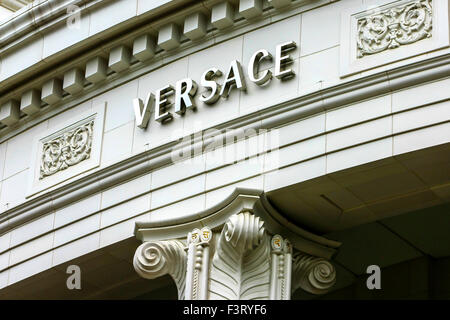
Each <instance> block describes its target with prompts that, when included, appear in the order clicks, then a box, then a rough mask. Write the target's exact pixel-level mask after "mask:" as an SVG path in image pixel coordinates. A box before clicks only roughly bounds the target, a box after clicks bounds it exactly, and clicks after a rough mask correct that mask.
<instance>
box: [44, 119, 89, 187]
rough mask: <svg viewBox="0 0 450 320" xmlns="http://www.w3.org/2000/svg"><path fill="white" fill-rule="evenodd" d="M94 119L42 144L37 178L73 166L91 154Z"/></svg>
mask: <svg viewBox="0 0 450 320" xmlns="http://www.w3.org/2000/svg"><path fill="white" fill-rule="evenodd" d="M93 132H94V120H91V121H89V122H87V123H84V124H82V125H80V126H78V127H76V128H75V129H72V130H69V131H67V132H64V133H62V134H61V135H59V136H57V137H56V138H53V139H52V140H50V141H47V142H45V143H44V144H43V146H42V148H43V149H42V157H41V164H40V174H39V179H40V180H41V179H43V178H45V177H47V176H51V175H53V174H55V173H57V172H59V171H62V170H65V169H67V168H68V167H71V166H74V165H76V164H78V163H80V162H82V161H84V160H86V159H89V158H90V156H91V148H92V137H93Z"/></svg>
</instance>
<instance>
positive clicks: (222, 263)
mask: <svg viewBox="0 0 450 320" xmlns="http://www.w3.org/2000/svg"><path fill="white" fill-rule="evenodd" d="M218 241H219V242H218V243H217V247H216V252H215V254H214V256H213V260H212V265H211V275H210V281H211V282H210V288H209V296H210V299H227V300H231V299H242V300H250V299H268V298H269V286H270V245H269V239H268V236H267V235H266V234H265V231H264V228H263V222H262V221H261V220H260V218H259V217H256V216H254V215H253V214H251V213H249V212H243V213H239V214H236V215H233V216H231V217H230V219H229V220H228V221H227V223H226V224H225V226H224V228H223V230H222V233H221V235H220V238H219V240H218Z"/></svg>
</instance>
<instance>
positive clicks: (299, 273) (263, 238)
mask: <svg viewBox="0 0 450 320" xmlns="http://www.w3.org/2000/svg"><path fill="white" fill-rule="evenodd" d="M134 268H135V269H136V271H137V272H138V274H140V275H141V276H142V277H144V278H148V279H154V278H156V277H160V276H162V275H165V274H169V275H171V276H172V278H173V279H174V281H175V283H176V285H177V288H178V293H179V294H178V296H179V298H180V299H186V300H207V299H210V300H267V299H271V300H289V299H290V298H291V292H292V291H293V290H294V291H295V290H296V289H297V288H302V289H303V290H306V291H308V292H311V293H314V294H322V293H325V292H327V290H328V289H330V288H331V287H332V286H333V285H334V283H335V280H336V271H335V269H334V267H333V266H332V264H331V263H330V262H329V261H327V260H325V259H324V258H319V257H315V256H311V255H308V254H306V253H303V252H300V251H298V250H295V252H294V249H293V246H292V245H291V243H290V242H289V241H288V240H287V239H284V238H283V237H282V236H281V235H278V234H276V235H270V234H269V233H268V231H267V230H266V229H265V228H264V222H263V221H262V219H261V218H260V217H258V216H256V215H254V214H253V213H252V212H250V211H248V210H243V211H241V212H240V213H237V214H233V215H231V216H230V217H229V218H228V219H227V220H226V221H225V223H224V224H223V225H222V226H221V227H219V228H217V227H216V228H213V230H211V229H209V228H208V227H205V228H203V229H201V230H199V229H194V230H192V232H190V233H189V234H188V237H187V240H184V239H183V240H167V241H154V242H153V241H150V242H144V243H143V244H142V245H141V246H140V247H139V248H138V249H137V250H136V253H135V256H134Z"/></svg>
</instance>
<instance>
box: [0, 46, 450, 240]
mask: <svg viewBox="0 0 450 320" xmlns="http://www.w3.org/2000/svg"><path fill="white" fill-rule="evenodd" d="M449 65H450V53H449V54H446V55H443V56H439V57H436V58H434V59H430V60H426V61H421V62H416V63H413V64H410V65H407V66H403V67H400V68H396V69H393V70H390V71H388V72H386V71H385V72H380V73H377V74H374V75H371V76H367V77H364V78H360V79H356V80H353V81H349V82H347V83H343V84H339V85H336V86H333V87H330V88H327V89H323V90H320V91H317V92H315V93H311V94H308V95H304V96H301V97H297V98H294V99H291V100H288V101H285V102H282V103H279V104H276V105H274V106H272V107H269V108H267V109H265V110H261V111H258V112H254V113H252V114H248V115H245V116H241V117H238V118H236V119H233V120H231V121H228V122H225V123H222V124H220V125H218V126H215V129H218V130H221V129H233V128H243V127H246V128H253V129H262V128H275V127H278V126H281V125H283V124H286V123H290V122H293V121H296V120H299V119H302V118H305V117H308V116H311V115H313V114H316V113H320V112H323V111H325V110H327V109H330V108H334V107H336V106H343V105H346V104H350V103H352V102H356V101H360V100H363V99H368V98H370V97H374V96H378V95H381V94H386V93H389V92H391V91H394V90H399V89H403V88H407V87H411V86H414V85H416V84H419V83H424V82H427V81H432V80H437V79H441V78H446V77H449V76H450V68H449V67H448V66H449ZM204 131H205V132H207V131H208V128H205V129H204ZM215 132H216V131H215ZM193 136H194V137H197V138H196V140H194V141H191V140H189V142H188V143H187V144H186V145H182V144H179V141H173V142H170V143H167V144H164V145H162V146H159V147H157V148H154V149H151V150H148V151H145V152H142V153H140V154H137V155H134V156H132V157H130V158H128V159H126V160H123V161H121V162H118V163H115V164H113V165H110V166H108V167H105V168H102V169H100V170H97V171H94V172H92V173H90V174H88V175H86V176H84V177H82V178H80V179H78V180H77V181H73V182H71V183H68V184H66V185H63V186H61V187H58V188H56V189H54V190H52V191H49V192H46V193H43V194H41V195H39V196H36V197H34V198H32V199H30V200H28V201H26V202H25V203H22V204H20V205H18V206H16V207H14V208H11V209H9V210H7V211H4V212H3V213H1V214H0V234H3V233H5V232H6V231H8V230H10V229H12V228H14V227H16V226H18V225H21V224H23V223H25V222H26V221H28V220H31V219H34V218H36V217H38V216H41V215H44V214H46V213H49V212H51V211H53V210H57V209H59V208H62V207H63V206H66V205H68V204H70V203H72V202H75V201H77V200H80V199H82V198H84V197H86V196H88V195H92V194H95V193H98V192H101V191H102V190H105V189H107V188H109V187H111V186H113V185H117V184H120V183H121V182H124V181H127V180H130V179H132V178H135V177H138V176H140V175H142V174H145V173H147V172H149V171H151V170H155V169H157V168H160V167H163V166H165V165H168V164H170V163H171V162H172V159H171V152H172V151H173V147H174V146H175V145H177V147H180V148H187V147H189V148H191V150H194V152H195V151H198V150H203V149H204V143H205V141H207V139H208V138H210V136H207V135H205V136H203V137H202V135H199V134H194V135H193ZM202 139H203V140H202ZM186 151H187V149H186Z"/></svg>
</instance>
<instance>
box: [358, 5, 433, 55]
mask: <svg viewBox="0 0 450 320" xmlns="http://www.w3.org/2000/svg"><path fill="white" fill-rule="evenodd" d="M432 28H433V9H432V0H417V1H413V2H410V3H406V4H403V5H400V6H396V7H393V8H389V9H385V10H382V11H381V12H379V13H375V14H372V15H369V16H367V17H363V18H360V19H358V35H357V38H356V41H357V44H358V45H357V49H358V58H362V57H364V56H366V55H371V54H375V53H378V52H381V51H384V50H388V49H396V48H398V47H400V46H402V45H407V44H411V43H414V42H416V41H420V40H422V39H426V38H430V37H431V36H432V32H431V31H432Z"/></svg>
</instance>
